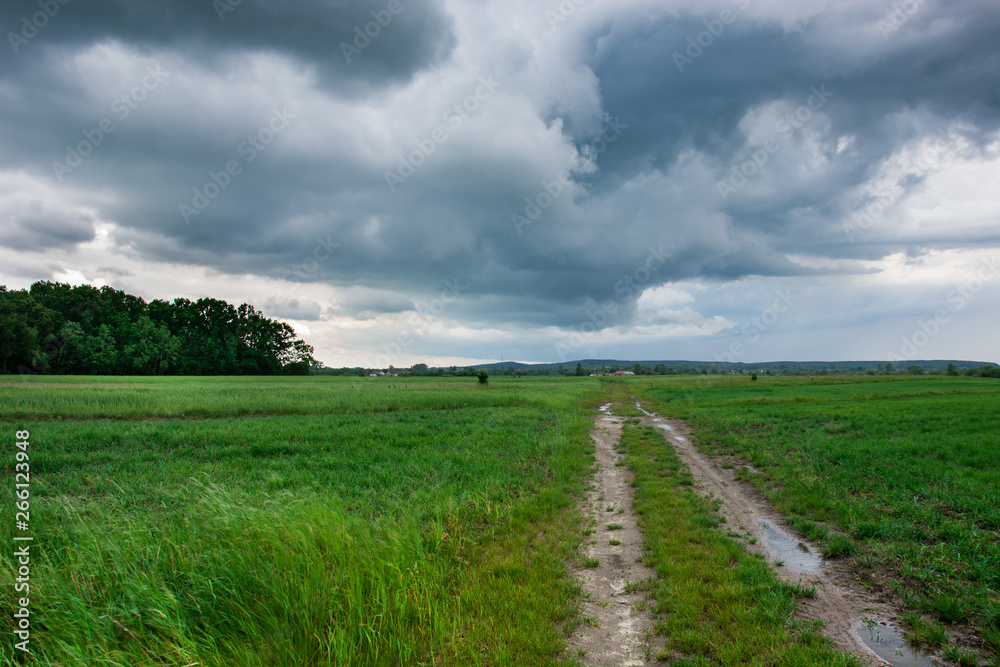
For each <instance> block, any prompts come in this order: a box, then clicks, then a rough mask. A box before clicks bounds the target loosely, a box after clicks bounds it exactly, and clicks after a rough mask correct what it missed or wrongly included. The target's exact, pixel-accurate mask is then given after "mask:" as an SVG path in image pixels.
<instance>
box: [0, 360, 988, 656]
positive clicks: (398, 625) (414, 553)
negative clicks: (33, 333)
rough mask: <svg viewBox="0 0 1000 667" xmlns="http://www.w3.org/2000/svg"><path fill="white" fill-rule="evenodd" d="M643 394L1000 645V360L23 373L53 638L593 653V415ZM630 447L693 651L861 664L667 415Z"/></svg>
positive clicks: (6, 584)
mask: <svg viewBox="0 0 1000 667" xmlns="http://www.w3.org/2000/svg"><path fill="white" fill-rule="evenodd" d="M628 394H634V395H636V396H637V397H639V398H640V399H641V400H643V401H644V402H645V403H646V404H647V405H646V407H652V408H654V409H656V410H658V411H660V412H661V413H663V414H666V415H670V416H673V417H681V418H684V419H687V420H689V421H690V423H691V424H692V426H693V427H694V428H695V436H696V438H697V443H698V445H699V446H700V447H701V448H703V449H704V450H705V451H709V452H713V453H725V454H729V455H736V456H739V457H741V458H742V459H744V460H745V461H746V462H747V463H749V464H751V465H753V466H754V467H755V469H757V470H758V471H759V472H757V473H750V472H749V471H744V473H743V474H744V475H746V476H747V477H748V479H751V480H752V481H753V482H754V483H755V484H756V485H757V486H758V488H760V489H761V491H762V492H763V493H764V494H765V495H767V496H768V497H769V498H770V499H771V500H772V502H774V503H775V505H776V506H777V507H778V508H779V509H781V510H782V511H784V512H786V513H787V514H788V515H789V517H790V518H791V520H792V521H793V523H794V525H796V526H797V527H798V528H799V530H801V531H802V532H804V533H805V534H806V535H807V536H809V537H812V538H814V539H817V540H819V541H821V542H823V543H824V545H825V546H826V548H827V549H828V550H829V551H830V552H831V553H840V554H841V556H842V557H843V558H846V559H847V561H846V562H849V563H850V564H851V565H852V567H855V568H856V569H857V571H858V573H859V576H860V577H861V578H862V579H866V578H867V579H868V580H870V581H871V582H872V585H876V584H877V585H879V586H883V587H887V588H889V589H891V590H893V591H896V592H897V593H898V594H899V595H900V596H902V597H903V599H904V600H906V601H907V603H908V604H909V605H910V608H911V610H912V611H913V615H912V616H911V617H909V618H908V622H909V625H910V627H911V629H912V630H913V631H914V632H915V633H916V636H917V638H920V639H924V640H926V641H929V642H932V643H937V644H942V643H945V642H946V638H945V637H944V636H943V633H942V631H941V628H942V627H945V628H949V629H951V628H952V627H953V626H954V627H967V628H970V629H972V630H974V632H975V633H976V635H977V636H978V637H981V638H982V639H983V640H984V641H985V643H986V646H985V648H986V650H987V651H988V652H992V653H993V655H995V654H996V647H997V645H998V643H1000V633H998V632H997V629H996V628H997V626H998V625H1000V596H998V590H1000V588H998V586H1000V584H998V577H1000V553H998V542H1000V533H998V529H1000V510H998V509H997V508H1000V502H998V501H1000V497H998V496H1000V479H998V476H1000V442H998V435H997V434H998V433H1000V428H998V427H1000V416H998V415H1000V383H998V382H996V381H995V380H990V379H984V378H959V379H952V378H903V377H899V378H895V377H894V378H881V377H879V378H868V377H863V378H843V377H838V378H767V377H762V378H761V380H760V381H759V382H754V383H751V382H750V380H749V378H743V377H720V378H707V379H706V378H694V377H664V378H650V377H638V378H634V379H630V380H629V381H627V382H625V383H622V382H620V381H609V380H598V379H595V378H530V379H529V378H523V379H516V380H515V379H507V378H492V379H491V381H490V383H489V385H488V386H485V387H479V386H477V385H476V383H475V380H474V379H473V378H451V379H437V378H433V379H432V378H396V379H389V378H336V377H318V378H228V377H227V378H131V377H105V378H74V377H48V378H38V377H32V378H26V379H25V378H21V377H10V376H8V377H7V378H3V379H0V406H2V413H0V428H3V429H4V431H5V436H4V441H5V442H7V443H8V446H7V450H6V452H5V454H4V458H3V461H4V472H5V475H7V476H9V477H8V479H9V482H7V483H6V484H5V488H7V489H9V491H8V493H10V494H11V497H10V498H9V499H8V501H7V502H10V503H11V504H13V501H14V498H13V488H12V487H13V484H12V482H13V473H14V451H15V450H14V448H13V444H12V443H13V440H14V433H15V431H17V430H29V431H30V432H31V438H30V442H31V445H30V450H29V451H30V453H31V474H32V477H31V493H32V497H31V503H32V504H31V526H32V528H31V532H32V534H33V535H34V536H35V538H36V540H37V545H38V546H37V548H36V549H35V551H34V552H33V553H34V556H33V561H32V564H33V568H34V569H33V571H32V595H33V600H32V611H33V616H32V646H33V648H34V649H35V651H36V653H35V656H34V658H35V662H36V664H45V665H107V666H110V665H123V666H125V665H128V666H130V667H131V666H138V665H176V666H181V665H184V666H193V665H219V666H221V665H293V664H294V665H317V666H319V665H394V664H441V665H476V664H483V665H486V664H489V665H559V664H571V663H572V662H573V660H574V658H573V657H572V656H564V655H563V654H562V653H561V649H562V647H563V645H564V641H565V638H566V637H567V636H568V634H569V633H570V632H572V630H573V628H574V627H575V625H576V624H577V623H579V622H580V620H581V619H580V617H579V614H578V610H579V600H578V598H577V594H578V587H577V583H576V582H575V581H574V580H573V579H572V577H571V576H570V575H569V571H570V567H571V566H572V565H573V563H576V562H579V560H578V559H579V557H580V556H579V550H578V549H579V545H580V543H581V540H582V538H583V536H584V535H585V526H586V521H585V520H584V518H583V517H581V516H580V514H579V512H578V509H577V503H578V501H579V499H580V498H581V497H582V496H583V493H584V491H585V487H586V484H587V480H588V474H589V470H590V466H591V464H592V460H593V459H592V457H591V456H590V452H591V451H592V445H591V443H590V440H589V437H588V435H587V434H588V429H589V427H590V421H589V416H590V415H593V414H594V412H595V408H596V406H597V405H599V404H600V403H602V402H604V401H606V400H609V399H610V400H615V401H619V402H621V403H623V405H621V407H620V409H619V410H618V412H619V414H625V415H632V414H633V413H634V414H639V413H638V411H636V410H635V409H634V407H631V406H629V405H628V404H627V399H626V397H627V395H628ZM622 447H623V450H624V451H626V452H628V455H629V459H628V463H629V465H630V467H632V469H633V470H634V471H635V473H636V484H637V499H636V507H637V510H638V511H641V512H642V522H643V526H644V530H645V531H646V540H647V554H648V555H647V558H648V559H649V562H650V565H652V566H653V567H654V568H656V569H657V571H658V572H659V573H660V577H661V578H660V581H659V583H658V584H657V585H656V586H655V587H653V588H652V589H651V590H650V594H651V596H652V598H653V600H654V601H655V606H654V608H653V611H654V613H655V615H656V620H657V628H658V631H659V632H661V633H662V634H664V635H665V636H666V637H667V638H668V646H669V647H670V650H671V651H672V654H671V656H666V655H665V656H663V658H664V663H665V664H668V663H669V662H670V660H674V659H676V663H675V664H698V665H757V664H760V665H763V664H830V665H839V664H851V663H850V660H849V659H847V658H845V657H844V656H841V655H838V654H837V653H836V652H835V651H833V650H832V649H831V648H830V647H829V646H828V645H827V643H826V642H825V641H824V640H823V639H822V638H821V637H820V636H819V635H818V634H817V629H816V628H812V627H803V626H801V625H800V624H798V623H797V622H796V621H795V620H794V609H795V597H796V595H801V594H802V591H797V590H792V589H790V588H789V587H787V586H784V585H782V584H781V583H780V582H778V581H777V580H776V579H775V577H774V575H773V574H772V573H771V572H770V570H769V569H768V568H767V567H766V564H765V563H764V562H763V561H761V560H759V559H758V558H756V557H752V556H749V555H747V554H746V553H745V552H744V550H743V549H742V547H740V546H739V545H738V544H737V543H736V542H733V541H732V540H730V539H729V538H728V537H727V536H726V535H725V534H724V532H723V530H722V528H723V527H721V526H719V523H718V516H717V514H715V510H714V508H712V507H711V506H710V505H709V504H708V503H706V502H705V501H703V500H702V499H700V498H699V497H698V496H697V495H696V494H693V493H692V492H691V491H690V488H689V473H687V471H686V470H684V469H683V464H681V463H680V461H679V460H677V459H676V457H675V456H674V454H673V452H672V450H671V449H670V447H669V445H668V444H667V443H666V442H665V441H664V440H663V439H662V437H660V436H659V435H658V434H656V433H652V432H649V431H646V430H643V429H640V428H638V427H633V426H628V427H627V428H626V431H625V435H624V437H623V442H622ZM12 532H13V526H12V524H11V522H10V521H7V522H4V524H3V525H2V526H0V540H2V541H4V543H6V544H12V541H11V537H12ZM720 558H721V559H723V560H724V561H725V562H726V563H731V562H732V559H735V560H736V562H737V563H738V565H739V566H738V567H736V568H720V567H719V563H721V562H723V561H720V560H719V559H720ZM0 568H2V569H0V580H2V581H0V584H2V585H3V593H2V595H3V599H4V604H5V606H6V607H7V608H13V607H14V606H15V604H14V603H15V600H16V596H15V594H14V592H13V587H12V586H11V585H10V582H12V581H13V578H14V576H15V575H14V573H15V567H14V562H13V560H12V559H10V558H4V559H2V561H0ZM7 618H8V621H7V623H8V630H13V626H12V625H10V624H11V623H12V621H11V620H10V616H9V615H7ZM6 634H7V636H8V637H13V635H12V634H11V633H10V632H7V633H6ZM12 644H13V641H12V640H10V639H8V640H6V641H4V642H0V657H2V659H3V661H4V662H6V661H9V660H10V659H11V656H12V655H14V649H13V646H12ZM668 658H670V660H668Z"/></svg>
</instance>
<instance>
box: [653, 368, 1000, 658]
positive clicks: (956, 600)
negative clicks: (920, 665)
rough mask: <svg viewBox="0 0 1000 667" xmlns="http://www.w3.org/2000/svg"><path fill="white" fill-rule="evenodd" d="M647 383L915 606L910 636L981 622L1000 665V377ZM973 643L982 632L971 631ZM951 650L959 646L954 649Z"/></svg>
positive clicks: (704, 438) (808, 529)
mask: <svg viewBox="0 0 1000 667" xmlns="http://www.w3.org/2000/svg"><path fill="white" fill-rule="evenodd" d="M701 387H702V388H701V389H698V388H697V387H696V386H693V385H691V384H690V380H688V381H687V382H685V381H675V382H673V383H660V384H655V383H653V384H651V383H647V384H646V385H645V387H644V390H645V393H644V396H645V397H646V398H647V399H651V400H652V402H653V405H654V406H655V407H656V408H657V409H658V410H661V411H663V412H664V413H666V414H670V415H672V416H676V417H683V418H686V419H688V420H689V421H690V423H691V424H692V426H694V427H695V435H696V438H695V443H696V444H697V445H698V446H699V447H700V448H701V449H702V450H703V451H706V452H708V453H710V454H726V455H735V456H737V457H739V458H740V459H742V460H743V461H745V462H747V463H750V464H751V465H753V466H754V468H755V469H756V470H758V472H750V471H749V470H748V469H744V470H743V471H742V472H741V476H743V477H744V478H745V479H747V480H749V481H751V482H752V483H753V484H754V485H755V486H756V487H757V488H758V489H759V490H760V491H761V492H762V493H763V494H764V495H765V496H766V497H767V498H768V499H769V500H770V501H771V502H772V503H773V504H774V505H775V507H776V508H777V509H778V510H780V511H782V512H783V513H785V514H786V515H787V516H788V517H789V519H790V521H791V523H792V524H793V525H794V526H795V527H796V528H797V529H798V530H799V531H800V532H802V533H803V534H804V535H805V536H806V537H808V538H811V539H813V540H817V541H819V542H821V543H823V548H824V552H825V554H826V555H828V556H831V557H844V558H850V559H851V561H850V562H851V564H852V566H853V567H855V569H856V571H857V574H858V577H859V579H860V580H861V581H862V582H864V583H866V584H867V585H869V586H872V587H874V588H876V589H880V590H888V591H891V592H893V593H895V594H897V595H898V596H899V598H900V599H901V600H902V601H903V602H904V603H905V604H906V605H907V606H908V607H909V609H910V610H911V611H912V612H913V613H911V614H910V615H909V616H907V617H906V619H905V620H906V622H907V624H908V626H909V627H910V630H911V633H912V638H913V639H914V640H916V641H918V642H921V643H927V644H930V645H934V646H941V645H946V644H947V642H948V633H946V632H945V631H944V630H943V629H942V628H941V624H943V625H944V626H945V627H949V626H953V627H954V628H955V629H956V630H958V631H959V634H961V633H962V632H973V633H974V634H975V635H977V636H978V637H979V638H981V639H982V640H983V648H984V649H986V652H988V653H990V654H991V655H992V659H993V660H994V662H996V663H998V664H1000V653H998V647H1000V537H998V536H1000V532H998V531H1000V510H998V509H997V508H998V507H1000V440H998V436H997V434H998V433H1000V384H998V383H996V382H995V381H992V380H989V379H979V378H960V379H951V378H925V379H906V378H901V379H893V380H882V379H880V380H879V381H871V380H868V379H866V378H854V379H853V380H851V379H845V378H838V379H836V380H833V381H830V382H829V383H823V382H821V381H817V380H815V379H813V380H811V381H810V382H808V383H806V382H789V381H788V380H787V379H785V378H780V379H770V378H766V377H762V378H761V380H760V381H759V382H757V383H750V382H748V381H746V380H745V379H743V378H738V379H734V380H730V379H724V380H721V381H717V382H714V383H712V384H703V385H701ZM973 643H975V642H973ZM955 651H956V649H955V648H954V647H951V648H950V649H949V652H950V653H954V652H955Z"/></svg>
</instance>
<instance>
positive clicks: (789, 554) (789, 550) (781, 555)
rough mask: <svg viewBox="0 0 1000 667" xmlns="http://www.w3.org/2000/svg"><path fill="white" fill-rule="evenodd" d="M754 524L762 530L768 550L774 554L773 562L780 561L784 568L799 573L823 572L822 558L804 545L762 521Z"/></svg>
mask: <svg viewBox="0 0 1000 667" xmlns="http://www.w3.org/2000/svg"><path fill="white" fill-rule="evenodd" d="M755 523H756V524H757V525H758V526H760V527H761V528H763V529H764V539H765V541H766V542H767V546H768V548H769V549H770V550H771V551H773V552H774V554H775V560H778V561H781V562H782V564H783V565H784V566H785V567H788V568H791V569H793V570H798V571H799V572H821V571H822V570H823V558H822V556H820V555H819V554H817V553H814V552H813V551H811V550H810V549H809V547H807V546H806V545H805V544H803V543H802V542H800V541H799V540H796V539H795V538H793V537H791V536H789V535H788V534H787V533H786V532H785V531H783V530H781V528H778V527H777V526H775V525H773V524H771V523H770V522H768V521H765V520H764V519H756V520H755Z"/></svg>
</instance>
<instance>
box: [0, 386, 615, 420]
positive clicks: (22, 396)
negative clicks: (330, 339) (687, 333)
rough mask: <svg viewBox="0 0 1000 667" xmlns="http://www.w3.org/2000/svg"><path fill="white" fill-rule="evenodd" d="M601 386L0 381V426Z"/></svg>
mask: <svg viewBox="0 0 1000 667" xmlns="http://www.w3.org/2000/svg"><path fill="white" fill-rule="evenodd" d="M597 386H598V383H597V382H596V381H595V380H593V379H591V378H586V379H584V380H579V381H574V382H567V381H562V382H559V381H556V382H554V381H553V380H552V379H550V378H520V379H513V378H491V381H490V383H489V384H488V385H484V386H478V385H477V383H476V381H475V378H421V377H413V378H351V377H306V378H280V377H279V378H274V377H221V378H216V377H211V378H183V377H166V378H164V377H114V378H90V377H76V376H7V377H6V378H0V406H3V408H2V411H0V421H6V420H12V419H36V420H37V419H57V418H66V419H95V418H105V419H140V418H154V417H156V418H178V417H225V416H262V415H306V414H330V413H338V414H345V413H363V412H393V411H398V410H448V409H457V408H466V407H529V406H530V407H546V408H562V409H572V408H573V407H574V406H575V405H576V404H577V403H578V402H579V401H581V400H582V399H583V398H584V397H585V396H587V395H588V394H589V393H592V392H593V391H595V390H596V389H597Z"/></svg>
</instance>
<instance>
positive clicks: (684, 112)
mask: <svg viewBox="0 0 1000 667" xmlns="http://www.w3.org/2000/svg"><path fill="white" fill-rule="evenodd" d="M0 26H2V28H3V32H4V34H5V38H4V44H2V45H0V282H2V283H3V284H6V285H8V286H9V287H12V288H25V287H27V286H28V285H30V284H31V283H32V282H34V281H36V280H58V281H62V282H69V283H72V284H74V285H76V284H81V283H88V284H92V285H95V286H102V285H111V286H113V287H115V288H118V289H122V290H125V291H127V292H130V293H133V294H137V295H139V296H142V297H143V298H145V299H147V300H149V299H154V298H161V299H174V298H177V297H186V298H189V299H196V298H199V297H203V296H212V297H217V298H222V299H226V300H228V301H230V302H232V303H241V302H248V303H252V304H254V305H255V306H257V307H258V308H260V309H261V310H263V312H264V313H265V314H266V315H268V316H271V317H276V318H280V319H282V320H284V321H287V322H289V323H290V324H291V325H292V326H293V327H294V328H295V330H296V332H297V333H298V334H299V335H300V336H301V337H303V338H304V339H305V340H306V341H307V342H309V343H310V344H312V345H313V346H314V347H315V348H316V356H317V358H318V359H319V360H321V361H323V362H324V363H326V364H327V365H329V366H343V365H365V366H380V367H384V366H388V365H389V364H393V365H395V366H409V365H411V364H413V363H416V362H425V363H430V364H451V363H456V364H465V363H471V362H480V361H496V360H499V358H500V357H501V355H503V358H504V359H507V360H518V361H562V360H572V359H578V358H591V357H599V358H619V359H698V360H709V361H711V360H713V359H717V360H728V361H744V362H754V361H766V360H847V359H869V360H881V361H884V360H887V359H893V360H896V361H899V360H904V361H905V360H907V359H942V358H950V359H973V360H983V361H994V362H1000V338H998V333H997V332H998V330H1000V308H998V304H1000V4H998V3H997V2H996V0H948V1H947V2H944V1H941V2H935V1H932V0H924V1H923V2H919V1H917V0H908V1H907V2H888V1H886V2H879V1H873V0H795V1H791V0H677V1H663V0H660V1H651V0H614V1H610V0H608V1H606V0H575V1H574V0H563V1H562V2H559V1H558V0H549V1H546V0H524V1H520V0H446V1H439V2H434V1H426V0H421V1H420V2H417V1H414V0H392V1H389V0H384V1H383V0H376V1H375V2H370V3H361V2H345V1H334V0H298V1H297V2H294V3H290V2H279V1H278V0H242V2H238V0H215V2H214V3H213V2H210V1H209V0H197V1H194V0H190V1H187V0H184V1H181V0H172V1H171V0H164V1H161V2H151V3H146V2H141V3H137V2H134V1H132V0H41V1H40V2H39V1H38V0H35V1H34V2H31V1H21V0H5V1H4V2H3V4H2V5H0Z"/></svg>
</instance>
